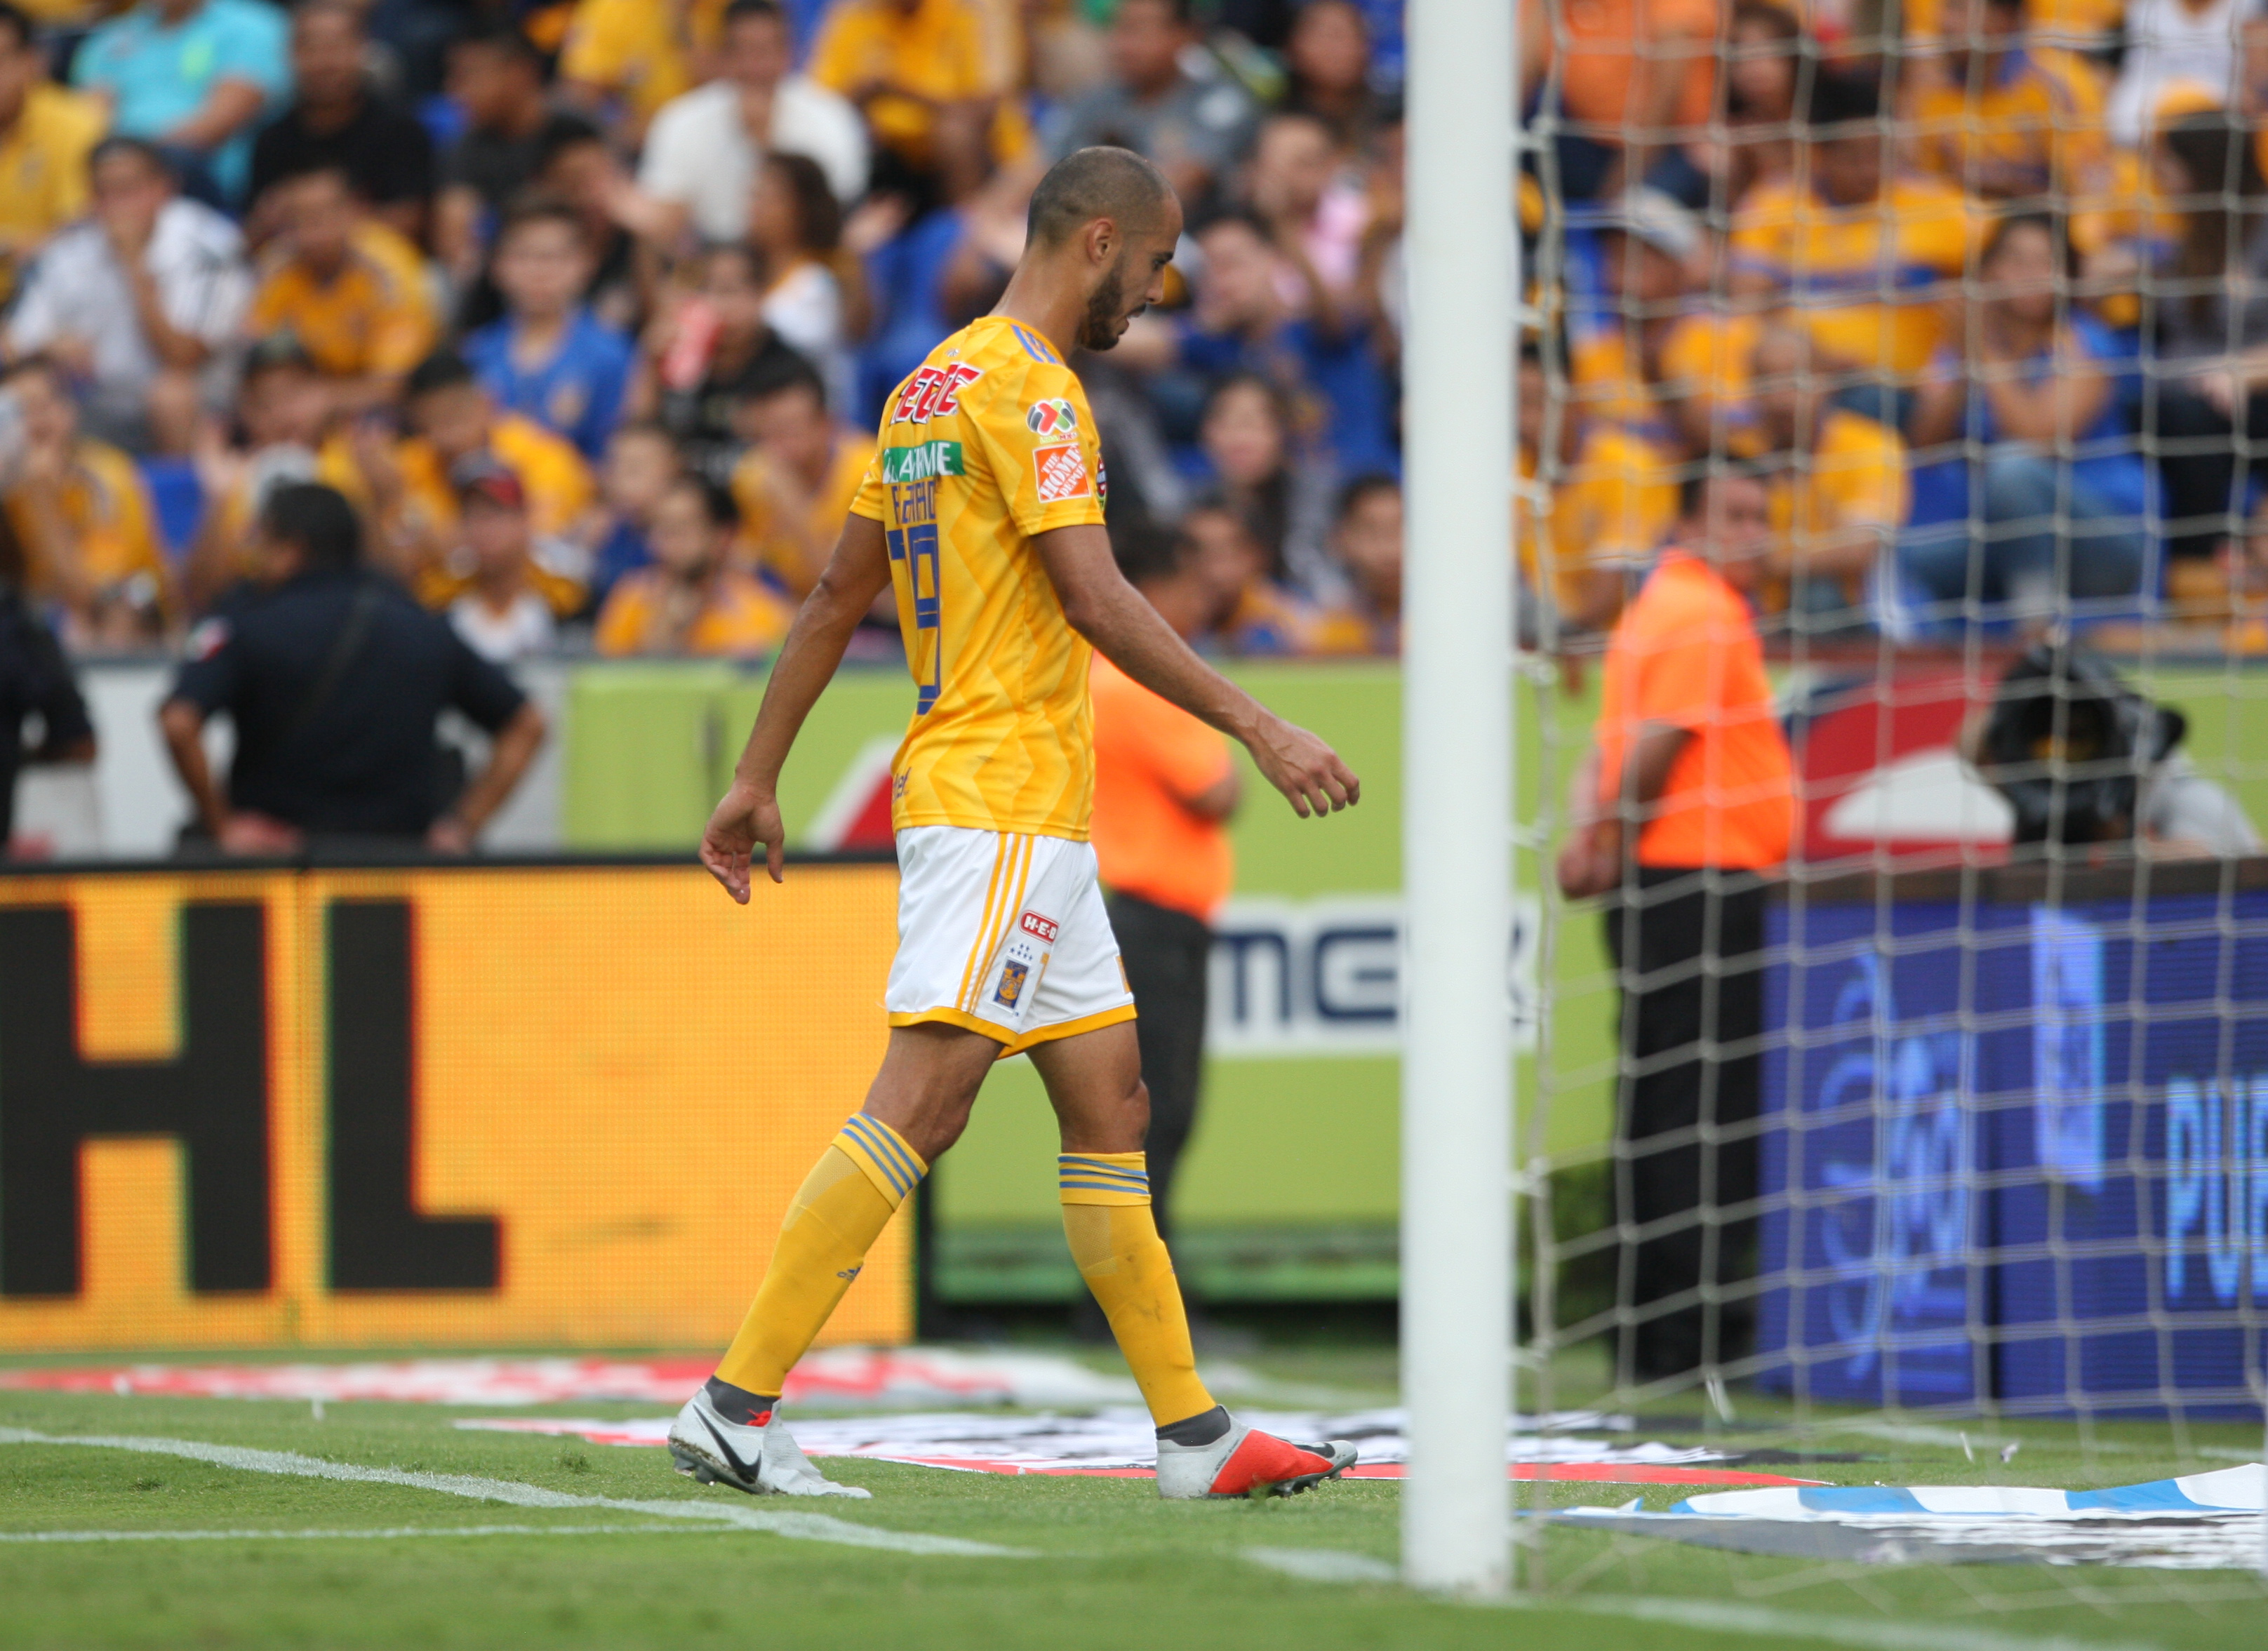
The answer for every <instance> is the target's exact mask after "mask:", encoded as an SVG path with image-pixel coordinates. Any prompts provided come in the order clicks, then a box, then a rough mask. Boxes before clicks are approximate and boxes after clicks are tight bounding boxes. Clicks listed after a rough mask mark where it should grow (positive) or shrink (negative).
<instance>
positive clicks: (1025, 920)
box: [1017, 911, 1057, 946]
mask: <svg viewBox="0 0 2268 1651" xmlns="http://www.w3.org/2000/svg"><path fill="white" fill-rule="evenodd" d="M1017 926H1018V927H1019V928H1020V929H1022V930H1023V931H1024V932H1025V933H1027V934H1033V935H1037V936H1038V937H1039V938H1040V940H1042V942H1044V943H1045V944H1047V945H1049V946H1053V945H1054V944H1055V943H1056V932H1057V931H1056V925H1055V919H1054V918H1043V917H1042V916H1041V915H1040V914H1039V913H1038V912H1036V911H1027V912H1026V913H1025V914H1024V915H1023V916H1022V917H1021V918H1019V919H1018V920H1017Z"/></svg>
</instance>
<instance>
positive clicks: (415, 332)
mask: <svg viewBox="0 0 2268 1651" xmlns="http://www.w3.org/2000/svg"><path fill="white" fill-rule="evenodd" d="M245 327H246V330H247V332H248V333H250V335H252V336H253V337H254V338H264V337H266V336H267V335H269V334H270V333H279V332H288V333H290V334H291V335H292V336H293V337H294V338H297V339H298V341H299V347H300V348H301V349H303V350H306V352H307V354H308V355H309V356H310V357H312V358H313V361H314V363H315V365H316V366H317V367H318V368H320V370H321V371H323V372H327V373H329V374H331V375H332V376H333V377H335V378H359V377H361V376H362V375H363V374H365V373H372V372H375V373H396V372H409V369H410V368H412V367H414V366H416V365H417V364H418V362H420V361H422V360H423V359H424V357H425V354H426V352H427V351H428V350H431V349H432V347H433V343H434V339H435V336H436V335H437V328H436V327H435V323H434V317H433V306H432V304H431V301H430V300H429V299H428V297H427V294H426V291H425V272H424V268H423V264H422V263H421V262H420V261H419V259H418V256H417V249H416V247H413V246H411V245H410V244H409V241H408V240H404V239H403V238H402V237H401V236H400V235H398V234H396V233H395V232H394V231H393V230H391V229H388V228H387V226H386V225H383V224H376V223H372V224H365V225H362V226H361V227H360V228H358V229H357V230H356V231H355V232H354V239H353V240H352V242H351V243H350V245H349V247H348V248H347V257H346V262H345V263H344V264H343V265H342V266H341V267H340V269H338V271H337V272H336V273H335V274H334V275H332V276H330V277H329V278H328V279H325V278H324V277H322V276H319V275H317V274H316V273H315V272H314V271H313V270H311V269H308V268H307V267H306V265H305V264H303V263H301V262H298V260H297V259H294V258H291V257H288V256H286V257H284V258H280V259H278V260H277V261H276V262H274V263H272V264H270V265H269V268H268V271H267V273H266V274H265V275H264V276H262V277H261V282H260V285H259V288H258V289H257V290H256V291H254V294H253V297H252V311H251V313H250V314H249V315H248V316H247V319H246V322H245Z"/></svg>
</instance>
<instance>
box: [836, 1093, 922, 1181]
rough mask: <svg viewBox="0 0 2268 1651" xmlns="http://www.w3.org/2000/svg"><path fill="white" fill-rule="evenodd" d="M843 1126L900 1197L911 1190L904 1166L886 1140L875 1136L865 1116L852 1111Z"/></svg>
mask: <svg viewBox="0 0 2268 1651" xmlns="http://www.w3.org/2000/svg"><path fill="white" fill-rule="evenodd" d="M843 1130H844V1131H845V1132H846V1133H847V1134H849V1135H850V1137H851V1139H852V1140H854V1141H857V1142H858V1145H860V1146H863V1147H865V1149H866V1155H867V1156H868V1157H870V1158H872V1159H873V1161H874V1165H875V1168H879V1169H880V1171H881V1172H882V1174H883V1175H884V1176H887V1178H888V1180H889V1183H890V1184H891V1185H892V1186H894V1187H895V1188H896V1189H897V1191H898V1196H899V1197H900V1198H904V1197H905V1196H906V1194H907V1193H909V1192H910V1191H912V1190H913V1187H912V1184H911V1183H909V1182H908V1181H907V1179H906V1172H905V1168H904V1166H903V1165H902V1164H901V1163H900V1162H899V1161H898V1158H897V1154H896V1153H893V1152H891V1151H890V1150H889V1147H888V1144H887V1142H884V1141H882V1140H880V1139H878V1138H877V1136H876V1134H875V1131H874V1129H873V1125H872V1124H868V1123H867V1121H866V1120H865V1118H864V1117H861V1116H859V1115H858V1114H857V1113H853V1114H852V1115H851V1119H850V1121H849V1122H848V1123H846V1124H843Z"/></svg>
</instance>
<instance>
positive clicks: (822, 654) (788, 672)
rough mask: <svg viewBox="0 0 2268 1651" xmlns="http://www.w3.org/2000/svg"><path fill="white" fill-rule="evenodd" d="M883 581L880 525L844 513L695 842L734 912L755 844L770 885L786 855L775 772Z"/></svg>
mask: <svg viewBox="0 0 2268 1651" xmlns="http://www.w3.org/2000/svg"><path fill="white" fill-rule="evenodd" d="M889 582H890V553H889V547H888V546H887V543H886V542H884V540H883V537H882V524H881V523H880V522H878V521H876V520H873V518H872V517H867V516H861V515H858V514H856V513H855V512H854V513H853V514H851V516H850V517H849V518H848V519H847V520H845V521H844V522H843V536H842V538H840V539H839V540H837V541H836V545H835V554H834V556H832V557H830V558H829V559H828V564H827V569H826V571H824V572H822V573H821V575H820V576H819V583H818V584H816V585H814V586H812V588H811V594H810V595H808V596H806V597H805V598H804V599H803V606H802V607H801V608H798V609H797V610H796V615H795V623H794V624H793V625H792V626H790V627H789V628H788V633H787V640H786V641H785V642H783V643H782V644H780V651H779V657H778V658H777V660H773V661H772V674H771V678H770V681H769V682H766V683H765V684H764V700H763V704H762V705H761V706H759V707H758V708H757V711H756V726H755V727H754V728H752V729H750V730H749V731H748V743H747V747H746V748H744V749H743V750H742V751H741V753H740V762H739V763H738V764H737V765H735V766H734V768H733V785H732V789H731V790H729V791H727V792H725V797H724V800H723V801H721V802H719V803H718V805H717V812H716V813H714V814H711V815H710V816H709V829H707V830H706V831H704V832H703V833H702V836H701V863H702V864H703V866H707V867H708V868H709V870H710V873H711V875H713V876H714V877H715V878H716V879H717V881H718V882H720V883H722V884H724V885H725V892H726V893H727V894H729V895H731V896H733V899H735V900H737V901H739V902H740V903H741V904H742V905H744V906H745V905H746V904H747V903H748V858H749V853H750V851H752V850H753V849H754V848H755V845H756V844H759V843H761V844H763V845H764V864H765V866H766V868H767V869H768V870H769V871H770V873H771V880H772V881H774V882H778V881H780V878H781V866H782V862H783V860H784V856H785V852H786V844H785V840H784V839H785V837H786V833H785V831H784V830H783V829H782V828H781V826H780V812H779V800H778V791H779V772H780V766H781V764H783V763H785V762H786V761H787V754H788V749H789V748H790V747H792V745H794V743H795V736H796V734H797V733H798V732H799V731H800V730H801V728H802V727H803V719H805V718H806V717H807V716H809V715H810V714H811V708H812V706H813V705H814V704H817V703H818V701H819V697H820V695H821V693H823V692H825V691H826V688H827V684H828V682H830V681H832V680H833V678H834V675H835V667H836V666H838V665H840V664H842V663H843V649H844V648H845V647H847V646H849V645H850V642H851V632H852V631H853V630H857V629H858V621H859V620H860V619H861V618H862V617H863V616H864V615H865V612H866V610H867V609H868V608H872V607H873V605H874V599H875V598H876V597H877V596H880V594H881V593H882V587H883V586H886V585H887V584H888V583H889Z"/></svg>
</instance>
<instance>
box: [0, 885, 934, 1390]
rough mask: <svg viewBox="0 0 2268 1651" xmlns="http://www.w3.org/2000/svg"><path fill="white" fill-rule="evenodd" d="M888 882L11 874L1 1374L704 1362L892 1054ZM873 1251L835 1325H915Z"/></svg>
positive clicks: (0, 898) (1, 1181) (890, 1254)
mask: <svg viewBox="0 0 2268 1651" xmlns="http://www.w3.org/2000/svg"><path fill="white" fill-rule="evenodd" d="M895 893H896V871H895V867H892V866H874V865H858V866H850V865H837V866H798V867H797V868H795V870H794V871H793V872H792V873H791V874H790V876H789V878H788V881H787V882H786V884H785V886H784V887H781V888H761V889H760V890H759V891H758V898H757V899H756V900H755V902H753V903H751V904H750V905H749V906H747V908H745V909H743V908H741V907H738V906H735V905H733V903H731V902H730V901H728V900H726V899H725V898H724V896H722V895H721V894H719V893H718V890H717V888H716V887H715V885H714V884H713V883H712V882H711V881H710V880H709V878H708V876H707V875H706V874H705V873H702V872H700V871H698V870H696V869H694V868H691V867H687V866H512V867H508V868H506V867H497V866H470V865H468V866H453V867H445V868H431V869H416V870H411V869H400V870H367V871H362V870H336V871H333V870H316V871H296V872H295V871H246V872H236V871H211V872H203V871H182V872H178V873H173V872H169V873H106V874H92V875H62V876H37V875H25V876H10V877H0V1348H5V1349H9V1350H12V1351H21V1350H26V1349H38V1348H50V1347H54V1348H62V1347H102V1346H118V1347H123V1346H141V1347H151V1346H158V1347H190V1346H221V1345H225V1346H231V1347H258V1346H286V1345H288V1346H306V1347H351V1346H367V1345H388V1346H416V1345H433V1346H439V1345H481V1346H496V1345H544V1346H556V1347H573V1346H622V1345H649V1346H689V1347H698V1346H709V1345H721V1344H722V1343H723V1342H724V1341H725V1339H726V1338H729V1337H730V1336H731V1334H732V1333H733V1329H734V1327H735V1326H736V1325H737V1324H738V1323H739V1322H740V1315H741V1313H742V1311H743V1310H744V1309H745V1308H746V1307H747V1299H748V1296H749V1294H750V1293H751V1292H752V1291H753V1289H754V1288H755V1284H756V1281H757V1279H758V1278H759V1277H760V1276H761V1274H762V1269H763V1265H764V1261H765V1257H766V1255H767V1253H768V1250H769V1247H770V1242H771V1236H772V1234H773V1233H774V1231H775V1230H776V1229H777V1226H778V1223H779V1218H780V1216H781V1214H782V1213H783V1212H784V1210H785V1208H786V1206H787V1201H788V1199H789V1198H790V1197H791V1196H792V1194H793V1192H794V1190H795V1188H796V1186H797V1185H798V1184H799V1182H800V1181H801V1179H802V1177H803V1176H804V1174H805V1173H806V1170H808V1168H810V1165H811V1162H812V1161H813V1159H814V1157H816V1156H817V1154H818V1153H819V1152H820V1150H821V1148H822V1147H823V1146H825V1145H826V1143H827V1141H828V1139H829V1138H830V1137H831V1136H832V1135H833V1133H834V1132H835V1131H836V1129H837V1128H838V1127H839V1126H840V1125H841V1123H842V1120H843V1117H844V1116H845V1115H847V1114H848V1113H850V1112H851V1111H852V1110H853V1109H855V1108H856V1107H857V1105H858V1100H859V1097H860V1095H861V1094H862V1093H863V1091H864V1088H865V1084H866V1082H867V1080H868V1079H869V1077H870V1076H871V1075H872V1072H873V1066H874V1063H875V1061H876V1060H877V1059H878V1058H879V1057H880V1051H881V1045H882V1041H883V1036H884V1031H883V1017H882V1014H881V1011H880V995H881V990H882V984H883V981H884V979H885V977H886V976H887V970H888V966H889V957H890V949H891V946H892V943H893V940H894V917H893V913H894V909H895ZM910 1280H911V1264H910V1245H909V1239H908V1237H907V1235H906V1232H905V1228H904V1224H903V1223H902V1222H900V1223H895V1224H894V1225H893V1226H892V1227H891V1228H890V1229H889V1230H888V1231H887V1233H886V1234H885V1235H884V1236H883V1239H882V1241H881V1242H880V1245H878V1246H877V1248H876V1249H875V1251H874V1253H873V1257H872V1259H871V1260H870V1262H869V1264H868V1265H867V1267H866V1270H865V1272H864V1274H862V1275H861V1277H860V1278H859V1279H858V1283H857V1284H856V1285H854V1286H852V1288H851V1294H850V1295H849V1297H848V1299H847V1300H846V1301H845V1303H844V1306H843V1310H842V1311H841V1312H840V1313H838V1314H837V1315H836V1317H835V1319H834V1321H833V1323H831V1324H830V1326H829V1332H830V1335H831V1336H832V1338H835V1339H838V1340H846V1341H862V1342H863V1341H885V1342H887V1341H898V1340H902V1339H904V1338H906V1337H907V1335H908V1334H909V1331H910V1328H911V1323H910V1314H911V1289H910Z"/></svg>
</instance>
